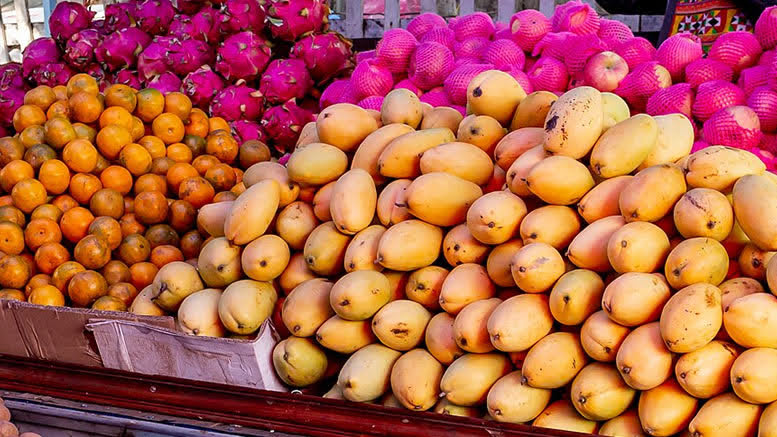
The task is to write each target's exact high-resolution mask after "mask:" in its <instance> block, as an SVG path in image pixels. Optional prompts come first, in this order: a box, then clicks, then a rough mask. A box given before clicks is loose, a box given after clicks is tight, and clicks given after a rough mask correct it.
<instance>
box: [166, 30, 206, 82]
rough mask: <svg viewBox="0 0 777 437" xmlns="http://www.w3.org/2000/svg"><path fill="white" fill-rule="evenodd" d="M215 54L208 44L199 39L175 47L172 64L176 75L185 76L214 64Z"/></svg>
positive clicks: (171, 57)
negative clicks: (203, 66)
mask: <svg viewBox="0 0 777 437" xmlns="http://www.w3.org/2000/svg"><path fill="white" fill-rule="evenodd" d="M214 59H215V54H214V53H213V51H212V50H211V48H210V46H209V45H208V43H206V42H205V41H200V40H198V39H187V40H183V41H181V42H180V43H179V44H176V45H174V49H173V51H172V53H170V63H171V66H172V69H173V71H174V72H175V74H177V75H179V76H185V75H187V74H189V73H191V72H192V71H194V70H196V69H198V68H200V67H201V66H202V65H208V64H212V63H213V60H214Z"/></svg>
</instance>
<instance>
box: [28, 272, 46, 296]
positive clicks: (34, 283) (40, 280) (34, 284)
mask: <svg viewBox="0 0 777 437" xmlns="http://www.w3.org/2000/svg"><path fill="white" fill-rule="evenodd" d="M44 285H51V276H49V275H47V274H45V273H38V274H37V275H35V276H33V277H32V278H30V280H29V281H28V282H27V285H25V286H24V294H25V295H27V296H29V295H30V293H32V290H34V289H36V288H38V287H43V286H44Z"/></svg>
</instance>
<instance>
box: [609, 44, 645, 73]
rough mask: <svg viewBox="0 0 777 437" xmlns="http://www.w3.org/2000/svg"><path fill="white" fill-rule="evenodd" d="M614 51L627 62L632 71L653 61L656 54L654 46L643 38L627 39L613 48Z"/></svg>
mask: <svg viewBox="0 0 777 437" xmlns="http://www.w3.org/2000/svg"><path fill="white" fill-rule="evenodd" d="M612 51H614V52H615V53H617V54H619V55H621V57H622V58H623V59H625V60H626V63H627V64H629V70H630V71H632V70H634V69H635V68H636V67H637V65H639V64H644V63H645V62H648V61H651V60H653V56H655V53H656V49H655V47H653V44H651V43H650V41H648V40H646V39H645V38H641V37H635V38H630V39H627V40H626V41H623V42H621V43H620V44H618V45H616V46H615V47H613V48H612Z"/></svg>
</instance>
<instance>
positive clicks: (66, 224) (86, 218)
mask: <svg viewBox="0 0 777 437" xmlns="http://www.w3.org/2000/svg"><path fill="white" fill-rule="evenodd" d="M93 221H94V215H92V213H91V212H90V211H89V210H88V209H86V208H83V207H80V206H77V207H75V208H71V209H69V210H67V211H66V212H65V213H64V214H62V218H61V219H60V220H59V227H60V229H62V236H64V237H65V239H67V240H68V241H70V242H72V243H76V242H78V240H80V239H82V238H84V237H85V236H86V234H87V233H88V232H89V225H91V224H92V222H93Z"/></svg>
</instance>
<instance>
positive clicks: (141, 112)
mask: <svg viewBox="0 0 777 437" xmlns="http://www.w3.org/2000/svg"><path fill="white" fill-rule="evenodd" d="M164 109H165V98H164V96H163V95H162V93H160V92H159V91H158V90H155V89H153V88H146V89H144V90H140V91H138V93H137V106H136V107H135V115H137V116H138V117H139V118H140V119H141V120H143V121H144V122H146V123H150V122H152V121H153V120H154V119H155V118H156V117H157V116H158V115H159V114H161V113H162V111H164Z"/></svg>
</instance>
